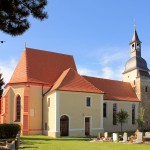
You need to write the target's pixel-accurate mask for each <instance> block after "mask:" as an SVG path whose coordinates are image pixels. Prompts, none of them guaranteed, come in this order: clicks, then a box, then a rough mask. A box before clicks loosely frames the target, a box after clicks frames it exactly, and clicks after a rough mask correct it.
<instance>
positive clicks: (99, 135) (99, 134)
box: [98, 132, 101, 140]
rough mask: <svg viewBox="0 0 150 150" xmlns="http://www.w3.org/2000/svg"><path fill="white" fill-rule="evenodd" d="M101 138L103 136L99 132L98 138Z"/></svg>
mask: <svg viewBox="0 0 150 150" xmlns="http://www.w3.org/2000/svg"><path fill="white" fill-rule="evenodd" d="M100 138H101V133H100V132H99V133H98V140H100Z"/></svg>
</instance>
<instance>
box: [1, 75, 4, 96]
mask: <svg viewBox="0 0 150 150" xmlns="http://www.w3.org/2000/svg"><path fill="white" fill-rule="evenodd" d="M3 85H4V81H3V78H2V74H1V73H0V99H1V97H2V94H3V88H2V87H3Z"/></svg>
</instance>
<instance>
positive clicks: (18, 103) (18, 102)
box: [16, 95, 21, 122]
mask: <svg viewBox="0 0 150 150" xmlns="http://www.w3.org/2000/svg"><path fill="white" fill-rule="evenodd" d="M20 120H21V97H20V96H19V95H18V96H17V99H16V121H17V122H20Z"/></svg>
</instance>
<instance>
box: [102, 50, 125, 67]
mask: <svg viewBox="0 0 150 150" xmlns="http://www.w3.org/2000/svg"><path fill="white" fill-rule="evenodd" d="M123 58H124V56H123V54H122V53H120V52H118V53H114V54H111V55H105V56H103V57H102V59H101V64H103V65H107V64H109V63H111V62H115V61H119V60H122V59H123Z"/></svg>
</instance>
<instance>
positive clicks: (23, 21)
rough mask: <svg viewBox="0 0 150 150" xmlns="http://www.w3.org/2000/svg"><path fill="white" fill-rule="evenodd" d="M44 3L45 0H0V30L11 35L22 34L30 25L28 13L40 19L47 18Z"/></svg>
mask: <svg viewBox="0 0 150 150" xmlns="http://www.w3.org/2000/svg"><path fill="white" fill-rule="evenodd" d="M46 5H47V0H0V30H2V31H3V32H5V33H8V34H10V35H13V36H16V35H21V34H23V33H24V32H25V31H26V30H28V29H29V27H30V23H29V21H28V20H27V18H28V17H29V16H30V14H31V15H32V16H33V17H34V18H36V19H40V20H43V19H45V18H47V12H45V11H44V8H45V6H46Z"/></svg>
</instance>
